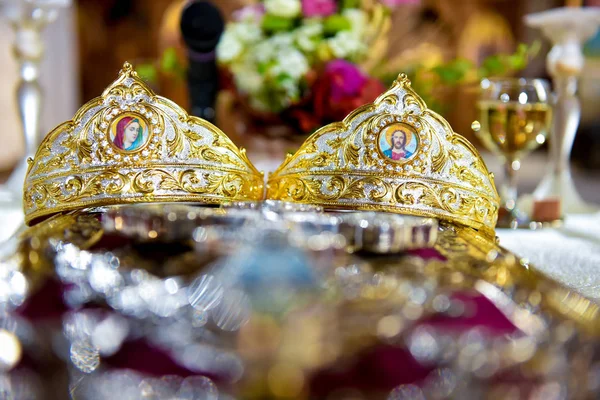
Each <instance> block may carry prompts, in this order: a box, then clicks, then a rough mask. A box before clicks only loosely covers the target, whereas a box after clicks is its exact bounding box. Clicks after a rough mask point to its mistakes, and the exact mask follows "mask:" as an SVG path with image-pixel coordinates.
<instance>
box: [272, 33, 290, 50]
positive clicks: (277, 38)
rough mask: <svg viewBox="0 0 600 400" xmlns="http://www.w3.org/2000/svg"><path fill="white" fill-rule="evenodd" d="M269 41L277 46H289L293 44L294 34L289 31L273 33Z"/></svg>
mask: <svg viewBox="0 0 600 400" xmlns="http://www.w3.org/2000/svg"><path fill="white" fill-rule="evenodd" d="M269 41H270V42H271V44H272V45H273V46H276V47H278V48H282V47H291V46H292V45H293V44H294V36H293V35H292V34H291V33H278V34H276V35H273V36H272V37H271V38H270V39H269Z"/></svg>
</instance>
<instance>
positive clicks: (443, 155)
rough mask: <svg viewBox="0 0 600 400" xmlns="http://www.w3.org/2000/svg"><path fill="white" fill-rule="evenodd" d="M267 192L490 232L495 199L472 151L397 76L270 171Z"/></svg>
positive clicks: (270, 195) (280, 197) (488, 175)
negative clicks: (376, 95) (369, 101)
mask: <svg viewBox="0 0 600 400" xmlns="http://www.w3.org/2000/svg"><path fill="white" fill-rule="evenodd" d="M267 197H268V198H270V199H277V200H287V201H293V202H300V203H310V204H318V205H321V206H323V207H326V208H333V209H352V210H371V211H387V212H394V213H400V214H408V215H416V216H425V217H435V218H439V219H442V220H447V221H450V222H455V223H459V224H462V225H466V226H469V227H472V228H475V229H477V230H481V231H482V232H484V233H486V234H489V235H492V234H493V232H494V228H495V226H496V221H497V218H498V207H499V196H498V193H497V191H496V187H495V186H494V180H493V175H492V174H491V173H490V172H489V171H488V170H487V167H486V166H485V163H484V162H483V160H482V158H481V156H480V155H479V153H478V152H477V150H476V149H475V148H474V147H473V145H472V144H471V143H469V142H468V141H467V140H466V139H465V138H464V137H463V136H461V135H459V134H457V133H455V132H454V131H453V130H452V128H451V127H450V125H449V124H448V122H447V121H446V120H445V119H443V118H442V117H441V116H440V115H438V114H436V113H435V112H433V111H431V110H429V109H428V108H427V106H426V104H425V102H424V101H423V100H422V99H421V98H420V97H419V95H418V94H417V93H415V91H414V90H413V89H412V88H411V86H410V81H409V80H408V78H407V77H406V75H404V74H401V75H400V76H399V77H398V79H397V80H396V82H394V84H393V85H392V87H391V88H390V89H389V90H388V91H387V92H385V93H384V94H382V95H381V96H379V98H377V99H376V100H375V102H374V103H373V104H367V105H364V106H362V107H360V108H358V109H356V110H354V111H353V112H352V113H350V114H349V115H348V116H347V117H346V118H345V119H344V120H343V121H341V122H336V123H333V124H330V125H327V126H325V127H323V128H321V129H319V130H318V131H317V132H315V133H314V134H313V135H312V136H310V137H309V138H308V139H307V140H306V141H305V142H304V144H303V145H302V146H301V147H300V149H299V150H298V151H297V152H295V153H294V154H293V155H290V156H288V158H287V159H286V160H285V162H284V163H283V164H282V165H281V166H280V167H279V168H278V169H277V170H276V171H275V172H274V173H273V174H271V175H270V176H269V179H268V185H267Z"/></svg>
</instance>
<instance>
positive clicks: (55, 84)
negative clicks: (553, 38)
mask: <svg viewBox="0 0 600 400" xmlns="http://www.w3.org/2000/svg"><path fill="white" fill-rule="evenodd" d="M184 3H185V1H181V0H153V1H145V0H103V1H96V0H74V1H73V3H72V5H71V6H70V7H68V8H63V9H60V11H59V18H58V21H57V22H55V23H52V24H50V25H49V26H48V27H47V28H46V29H45V32H44V35H43V38H44V42H45V45H46V50H47V51H46V54H45V58H44V60H43V64H42V71H41V84H42V87H43V90H44V93H45V101H44V104H43V115H42V121H41V131H42V132H48V131H49V130H51V129H52V128H53V127H54V126H56V125H57V124H59V123H60V122H62V121H64V120H68V119H70V118H71V117H72V116H73V114H74V113H75V111H76V110H77V109H78V108H79V107H80V106H81V105H82V104H83V103H84V102H86V101H88V100H90V99H92V98H94V97H96V96H98V95H100V94H101V93H102V91H103V89H104V88H105V87H106V86H107V85H108V84H109V83H110V82H112V81H113V80H114V78H115V77H116V73H117V71H118V70H119V69H120V67H121V66H122V64H123V62H124V61H125V60H127V61H130V62H132V63H133V64H134V66H142V65H143V66H144V68H146V70H147V69H148V67H149V66H150V67H151V66H156V68H155V69H154V70H152V69H151V70H150V72H147V73H149V74H150V75H152V79H153V86H154V88H155V89H156V91H157V92H158V93H160V94H161V95H163V96H166V97H168V98H171V99H172V100H174V101H175V102H177V103H179V104H181V105H182V106H184V107H189V101H188V93H187V88H186V84H185V82H184V80H185V79H182V77H181V74H177V73H173V71H174V70H175V69H173V68H171V69H170V70H169V69H165V68H161V66H160V63H162V62H163V61H164V57H165V53H168V52H169V51H174V54H176V55H178V58H179V59H180V60H182V62H185V56H184V54H185V51H184V50H183V46H182V45H181V38H180V34H179V16H180V13H181V9H182V7H183V5H184ZM214 3H215V4H217V5H218V6H219V7H220V9H221V11H222V13H223V16H224V17H225V19H226V21H231V20H232V18H233V17H232V15H233V14H234V12H235V11H236V10H238V9H240V8H241V7H244V6H247V5H249V4H251V3H253V2H252V1H250V0H214ZM389 3H393V7H392V8H391V11H390V12H391V25H390V26H391V28H390V29H389V32H388V33H387V46H386V47H387V48H386V49H385V54H383V55H382V56H380V59H381V60H383V62H380V65H382V66H383V67H382V69H380V70H379V76H381V77H382V78H381V79H382V81H383V83H384V84H385V85H387V84H388V82H386V78H385V76H386V74H387V76H395V75H397V73H399V72H408V73H409V75H410V77H411V79H413V85H415V79H416V80H417V84H416V87H417V89H418V90H419V86H418V82H419V80H420V81H421V82H426V81H427V79H426V78H427V76H428V75H427V73H424V74H423V73H422V70H424V69H425V70H426V71H432V70H435V68H436V66H439V65H441V66H442V69H440V70H437V71H438V72H439V71H441V73H452V72H453V69H452V68H454V67H456V65H458V64H452V62H453V61H456V60H468V61H470V62H472V63H473V64H475V65H476V66H479V67H480V66H482V65H484V66H485V64H486V62H489V59H490V56H494V55H497V54H517V53H515V52H519V44H521V43H523V44H525V45H526V46H527V48H526V51H529V50H532V52H531V53H528V56H527V57H528V59H527V63H526V65H525V66H524V67H523V68H520V69H519V70H518V71H504V73H505V75H509V76H510V75H512V76H523V77H536V78H549V76H548V73H547V71H546V66H545V65H546V64H545V56H546V54H547V52H548V51H549V49H550V44H549V42H548V41H547V40H546V39H545V38H544V37H543V36H542V34H541V33H540V31H538V30H534V29H531V28H529V27H527V26H526V25H525V24H524V22H523V17H524V16H525V15H526V14H530V13H534V12H539V11H543V10H547V9H551V8H555V7H561V6H565V5H575V6H595V5H600V4H599V3H600V1H599V0H586V1H577V0H575V1H566V2H565V1H564V0H535V1H529V0H421V1H418V0H417V1H415V0H408V1H406V0H405V1H393V0H389ZM13 40H14V35H13V32H12V30H11V28H10V26H9V24H8V23H4V24H0V113H1V117H2V121H3V124H4V126H3V129H2V130H1V131H0V141H1V142H2V143H3V145H2V146H0V171H2V175H3V176H5V177H6V176H8V174H9V173H10V171H11V170H12V169H13V168H14V166H15V164H16V163H17V160H19V158H20V157H22V156H23V153H24V144H23V138H22V133H21V128H20V123H19V118H18V112H17V109H16V104H15V94H14V93H15V87H16V84H17V81H18V68H17V64H16V62H15V61H14V59H13V56H12V46H13ZM538 46H539V47H538ZM533 47H535V49H532V48H533ZM374 51H375V50H374ZM585 54H586V60H585V69H584V71H583V74H582V76H581V78H580V85H579V95H580V98H581V102H582V120H581V124H580V126H579V131H578V134H577V137H576V140H575V144H574V150H573V154H572V161H573V163H574V171H575V172H574V174H575V182H576V186H577V187H578V189H579V190H580V191H581V194H582V197H583V198H584V199H585V200H587V201H590V202H595V203H598V202H600V132H599V129H600V113H599V112H598V111H599V110H600V36H598V35H597V36H596V37H595V38H594V39H592V40H590V41H589V42H588V43H587V44H586V47H585ZM424 66H425V67H424ZM444 68H445V69H444ZM423 77H425V78H423ZM438 81H439V79H438ZM442 81H443V82H442V83H443V85H440V86H439V87H434V88H431V87H424V86H423V87H422V88H423V90H424V91H425V92H426V93H423V95H424V97H425V98H426V99H427V100H428V103H429V104H430V106H432V107H434V108H435V106H434V104H440V105H441V106H440V107H438V108H437V110H438V111H439V112H440V113H442V114H443V116H444V117H446V118H447V119H448V120H449V122H450V124H451V125H452V127H453V128H454V130H455V131H457V132H459V133H461V134H463V135H465V136H466V137H467V138H469V139H470V140H472V141H473V142H474V143H475V144H476V145H477V146H480V144H479V143H478V141H477V140H476V138H475V136H474V135H473V133H472V130H471V123H472V122H473V120H475V119H477V111H476V102H477V97H478V92H477V91H476V90H473V80H472V79H471V81H469V80H468V79H462V80H461V79H456V80H455V81H452V79H445V80H444V79H442ZM428 96H429V97H432V98H431V99H428ZM233 101H234V100H232V99H231V98H230V97H227V96H226V95H225V96H220V97H219V100H218V102H217V110H216V112H217V113H216V114H217V115H216V124H217V125H219V126H220V127H221V128H222V129H223V130H224V131H225V132H226V133H227V134H228V135H229V136H230V137H231V138H232V139H233V140H234V141H235V142H236V143H238V144H239V145H241V146H244V147H249V148H250V150H252V149H253V147H258V148H259V149H258V150H257V151H256V152H254V153H255V154H256V155H253V152H252V151H250V155H251V158H252V159H253V161H255V162H256V163H257V164H260V160H256V159H255V158H269V157H270V155H271V153H273V158H274V159H278V158H279V157H280V154H278V155H275V153H277V152H282V151H293V149H294V146H296V147H297V146H298V145H299V144H300V143H301V142H302V140H303V139H304V138H305V137H306V134H307V133H310V130H311V129H305V131H304V132H302V133H301V134H290V133H287V132H284V133H283V134H275V136H279V137H282V139H281V140H274V139H273V135H266V136H265V135H264V132H263V131H265V130H269V127H265V125H266V124H265V123H264V120H261V124H259V126H260V129H257V128H256V124H254V125H253V124H252V123H251V122H249V117H248V115H245V114H247V113H245V112H244V111H243V107H242V111H240V109H239V108H235V107H232V106H231V103H232V102H233ZM432 103H433V104H432ZM228 110H229V111H231V110H234V113H233V115H234V116H235V117H234V118H227V119H224V118H222V117H220V116H221V115H224V114H223V113H226V115H232V114H231V113H230V112H228ZM275 125H277V124H275ZM279 125H280V124H279ZM279 128H280V129H279V130H281V127H280V126H279ZM255 131H261V132H256V133H255ZM274 131H277V129H275V130H274ZM274 143H278V144H274ZM546 151H547V148H546V144H544V145H543V146H541V147H540V149H539V150H537V151H536V152H535V153H534V154H533V155H532V156H530V157H528V158H527V159H526V160H524V164H523V168H522V170H521V172H520V187H521V188H522V189H524V190H525V191H528V190H532V189H533V188H534V187H535V186H536V185H537V183H538V182H539V179H540V178H541V176H542V174H543V171H544V168H546V167H545V165H546V164H545V162H546ZM253 157H254V158H253ZM488 159H489V162H490V163H491V169H492V170H494V169H496V168H498V167H499V165H500V162H499V161H497V160H496V159H495V158H494V157H488ZM277 162H278V161H277ZM275 165H276V164H275ZM267 168H268V167H267Z"/></svg>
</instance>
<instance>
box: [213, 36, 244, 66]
mask: <svg viewBox="0 0 600 400" xmlns="http://www.w3.org/2000/svg"><path fill="white" fill-rule="evenodd" d="M243 50H244V46H243V45H242V42H240V40H239V39H238V38H237V36H236V35H234V34H233V33H232V32H231V31H228V30H226V31H225V32H223V35H222V36H221V40H220V41H219V44H218V45H217V60H219V61H220V62H222V63H225V64H228V63H230V62H232V61H233V60H234V59H236V58H237V57H238V56H239V55H240V54H242V51H243Z"/></svg>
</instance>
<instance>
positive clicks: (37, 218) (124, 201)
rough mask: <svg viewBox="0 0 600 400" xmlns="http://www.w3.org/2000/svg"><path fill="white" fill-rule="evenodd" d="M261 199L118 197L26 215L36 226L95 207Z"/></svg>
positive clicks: (215, 203) (216, 202)
mask: <svg viewBox="0 0 600 400" xmlns="http://www.w3.org/2000/svg"><path fill="white" fill-rule="evenodd" d="M260 200H262V196H261V197H260V198H249V197H242V196H239V197H227V198H225V197H215V196H208V195H181V196H174V195H162V196H161V195H153V196H152V198H151V199H149V198H147V197H116V198H103V199H94V200H82V201H77V202H73V203H69V204H63V205H59V206H56V207H53V208H47V209H41V210H36V211H33V212H30V213H29V214H26V215H25V224H26V225H27V226H34V225H36V224H38V223H40V222H42V221H45V220H47V219H48V218H51V217H53V216H55V215H57V214H61V213H68V212H72V211H84V212H85V210H86V209H91V208H95V207H106V206H115V205H131V204H172V203H194V204H196V205H222V204H225V203H228V202H231V201H260Z"/></svg>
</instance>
